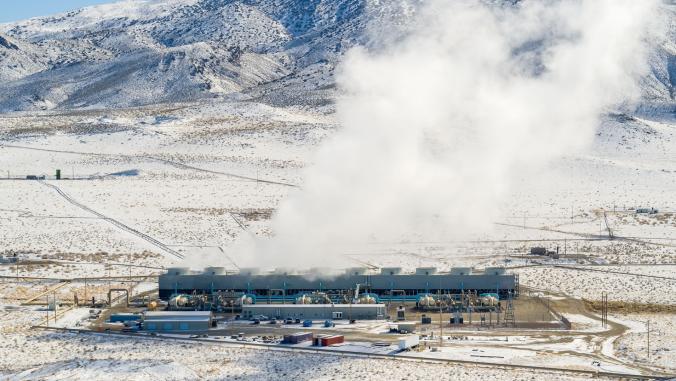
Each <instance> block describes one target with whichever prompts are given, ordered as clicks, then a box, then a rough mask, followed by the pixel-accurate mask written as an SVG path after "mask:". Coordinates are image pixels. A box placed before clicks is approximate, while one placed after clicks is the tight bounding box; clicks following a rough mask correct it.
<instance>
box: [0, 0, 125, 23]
mask: <svg viewBox="0 0 676 381" xmlns="http://www.w3.org/2000/svg"><path fill="white" fill-rule="evenodd" d="M110 2H113V0H20V1H13V0H12V1H3V2H2V6H1V7H0V23H2V22H8V21H16V20H23V19H27V18H30V17H36V16H47V15H50V14H52V13H59V12H65V11H69V10H73V9H77V8H82V7H86V6H87V5H94V4H101V3H110Z"/></svg>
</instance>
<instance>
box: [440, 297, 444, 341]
mask: <svg viewBox="0 0 676 381" xmlns="http://www.w3.org/2000/svg"><path fill="white" fill-rule="evenodd" d="M442 305H443V304H442V303H441V301H439V346H440V347H443V346H444V317H443V314H442V312H441V311H442V308H443V307H442Z"/></svg>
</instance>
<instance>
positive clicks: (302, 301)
mask: <svg viewBox="0 0 676 381" xmlns="http://www.w3.org/2000/svg"><path fill="white" fill-rule="evenodd" d="M296 304H312V298H311V297H309V296H307V295H301V296H299V297H297V298H296Z"/></svg>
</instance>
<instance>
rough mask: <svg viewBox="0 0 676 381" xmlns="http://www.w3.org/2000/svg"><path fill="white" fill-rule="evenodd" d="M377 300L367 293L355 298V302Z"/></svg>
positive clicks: (363, 302)
mask: <svg viewBox="0 0 676 381" xmlns="http://www.w3.org/2000/svg"><path fill="white" fill-rule="evenodd" d="M377 302H378V301H377V300H376V298H375V297H373V296H371V295H369V294H363V295H362V296H360V297H359V299H357V303H359V304H376V303H377Z"/></svg>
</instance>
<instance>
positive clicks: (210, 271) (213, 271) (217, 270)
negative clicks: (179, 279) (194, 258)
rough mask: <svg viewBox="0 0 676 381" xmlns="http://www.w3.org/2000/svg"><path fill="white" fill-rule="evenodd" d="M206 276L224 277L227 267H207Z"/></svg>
mask: <svg viewBox="0 0 676 381" xmlns="http://www.w3.org/2000/svg"><path fill="white" fill-rule="evenodd" d="M204 274H206V275H223V274H225V267H207V268H205V269H204Z"/></svg>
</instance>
